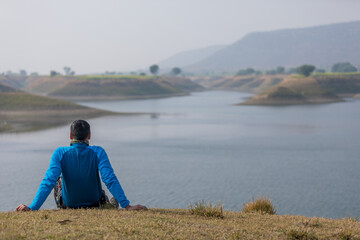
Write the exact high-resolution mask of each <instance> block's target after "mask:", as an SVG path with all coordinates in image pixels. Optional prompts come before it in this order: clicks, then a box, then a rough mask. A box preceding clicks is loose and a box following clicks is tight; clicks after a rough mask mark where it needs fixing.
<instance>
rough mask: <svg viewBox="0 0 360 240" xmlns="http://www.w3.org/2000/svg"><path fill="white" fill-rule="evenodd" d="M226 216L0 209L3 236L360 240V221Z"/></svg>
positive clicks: (175, 211) (176, 211) (186, 212)
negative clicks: (11, 210) (13, 210)
mask: <svg viewBox="0 0 360 240" xmlns="http://www.w3.org/2000/svg"><path fill="white" fill-rule="evenodd" d="M223 215H224V218H216V217H204V216H198V215H195V214H191V212H190V211H189V210H182V209H171V210H165V209H150V210H149V211H140V212H131V211H124V210H107V209H104V210H100V209H90V210H84V209H79V210H41V211H35V212H2V213H0V239H280V240H281V239H283V240H287V239H358V238H359V236H360V223H359V222H354V221H348V220H346V219H340V220H333V219H325V218H307V217H301V216H279V215H268V214H265V215H264V214H258V213H241V212H231V211H224V212H223Z"/></svg>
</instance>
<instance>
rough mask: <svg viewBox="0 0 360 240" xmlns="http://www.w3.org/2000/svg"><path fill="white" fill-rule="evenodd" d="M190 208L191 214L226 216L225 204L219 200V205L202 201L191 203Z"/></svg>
mask: <svg viewBox="0 0 360 240" xmlns="http://www.w3.org/2000/svg"><path fill="white" fill-rule="evenodd" d="M189 210H190V212H191V214H195V215H198V216H204V217H216V218H224V212H223V205H222V204H221V202H219V203H218V204H217V205H212V204H211V203H206V202H205V201H200V202H197V203H195V204H194V205H190V207H189Z"/></svg>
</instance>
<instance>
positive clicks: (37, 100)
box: [0, 92, 85, 110]
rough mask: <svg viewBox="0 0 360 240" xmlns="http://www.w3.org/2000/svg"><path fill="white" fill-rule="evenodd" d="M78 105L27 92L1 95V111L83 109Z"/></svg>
mask: <svg viewBox="0 0 360 240" xmlns="http://www.w3.org/2000/svg"><path fill="white" fill-rule="evenodd" d="M83 108H85V107H83V106H80V105H78V104H76V103H71V102H67V101H64V100H59V99H52V98H48V97H42V96H37V95H32V94H28V93H25V92H9V93H0V110H54V109H57V110H64V109H83Z"/></svg>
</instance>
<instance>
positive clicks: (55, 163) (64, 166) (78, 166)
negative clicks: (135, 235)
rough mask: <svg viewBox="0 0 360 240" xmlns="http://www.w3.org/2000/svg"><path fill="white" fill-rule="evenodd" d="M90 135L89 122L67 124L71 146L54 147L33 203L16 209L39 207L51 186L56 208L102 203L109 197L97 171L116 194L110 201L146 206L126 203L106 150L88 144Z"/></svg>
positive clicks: (131, 208)
mask: <svg viewBox="0 0 360 240" xmlns="http://www.w3.org/2000/svg"><path fill="white" fill-rule="evenodd" d="M90 137H91V132H90V125H89V123H87V122H86V121H84V120H76V121H74V122H73V123H72V124H71V128H70V139H71V143H70V147H60V148H58V149H56V150H55V152H54V153H53V155H52V158H51V162H50V166H49V169H48V170H47V172H46V175H45V178H44V179H43V180H42V182H41V184H40V187H39V190H38V192H37V194H36V196H35V199H34V200H33V202H32V204H31V205H30V206H29V207H28V206H26V205H24V204H21V205H19V206H18V207H17V208H16V211H30V210H38V209H39V208H40V207H41V205H42V204H43V203H44V201H45V200H46V198H47V197H48V195H49V194H50V192H51V190H52V188H54V196H55V201H56V205H57V206H58V208H93V207H101V206H103V205H105V204H106V203H109V200H108V198H107V196H106V195H105V192H104V191H103V190H102V188H101V181H100V177H99V172H100V175H101V179H102V181H103V182H104V183H105V185H106V187H107V188H108V189H109V191H110V192H111V194H112V195H113V196H114V197H115V198H112V199H111V200H110V203H111V204H112V205H114V206H115V207H118V205H119V204H118V203H120V205H121V207H123V208H125V209H126V210H142V209H144V210H146V209H147V208H146V207H145V206H142V205H135V206H131V205H130V204H129V203H130V202H129V200H127V198H126V196H125V193H124V191H123V189H122V187H121V185H120V183H119V181H118V179H117V178H116V176H115V174H114V170H113V169H112V167H111V164H110V161H109V158H108V156H107V154H106V152H105V150H104V149H103V148H102V147H98V146H89V139H90ZM60 174H61V175H62V176H61V177H60Z"/></svg>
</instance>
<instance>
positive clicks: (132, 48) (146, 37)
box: [0, 0, 360, 74]
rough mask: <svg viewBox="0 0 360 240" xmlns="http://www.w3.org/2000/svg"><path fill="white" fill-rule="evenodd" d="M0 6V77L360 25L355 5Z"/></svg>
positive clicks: (247, 1)
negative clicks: (265, 34)
mask: <svg viewBox="0 0 360 240" xmlns="http://www.w3.org/2000/svg"><path fill="white" fill-rule="evenodd" d="M0 9H1V14H0V72H4V71H7V70H11V71H13V72H17V71H19V70H20V69H25V70H26V71H28V72H29V73H30V72H38V73H41V74H48V73H49V72H50V70H56V71H63V67H64V66H70V67H71V68H72V69H73V70H74V71H75V72H76V73H77V74H87V73H88V74H89V73H98V72H105V71H116V72H123V71H136V70H139V69H148V67H149V66H150V65H151V64H156V63H158V62H160V61H161V60H163V59H166V58H168V57H170V56H171V55H174V54H176V53H179V52H182V51H186V50H190V49H196V48H202V47H207V46H211V45H216V44H231V43H234V42H236V41H238V40H240V39H241V38H242V37H244V36H245V35H246V34H248V33H250V32H257V31H270V30H276V29H284V28H299V27H307V26H316V25H323V24H330V23H338V22H349V21H355V20H360V15H359V10H360V1H359V0H271V1H270V0H151V1H150V0H61V1H54V0H31V1H29V0H1V1H0ZM160 68H161V66H160Z"/></svg>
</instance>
